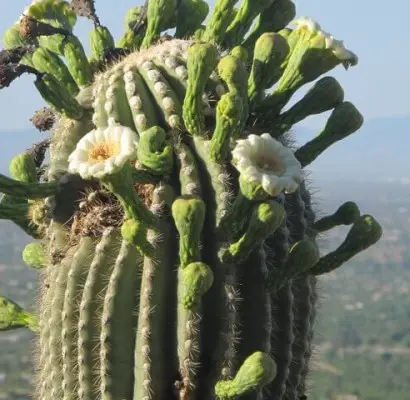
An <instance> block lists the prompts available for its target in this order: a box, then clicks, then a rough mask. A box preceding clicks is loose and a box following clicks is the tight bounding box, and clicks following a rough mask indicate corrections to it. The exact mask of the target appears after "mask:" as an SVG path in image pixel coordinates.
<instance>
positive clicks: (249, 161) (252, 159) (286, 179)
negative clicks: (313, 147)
mask: <svg viewBox="0 0 410 400" xmlns="http://www.w3.org/2000/svg"><path fill="white" fill-rule="evenodd" d="M232 163H233V164H234V165H235V167H236V169H237V170H238V171H239V172H240V174H241V175H242V176H243V177H244V178H245V179H246V180H248V181H250V182H257V183H259V184H260V185H261V186H262V188H263V190H264V191H265V192H266V193H268V194H270V195H271V196H277V195H278V194H279V193H281V192H283V191H284V192H285V193H292V192H294V191H295V190H296V189H297V188H298V186H299V184H300V182H302V180H303V171H302V167H301V164H300V162H299V161H298V160H297V159H296V157H295V156H294V154H293V152H292V150H290V149H288V148H287V147H285V146H283V145H282V143H280V142H278V141H277V140H276V139H274V138H273V137H272V136H271V135H270V134H269V133H264V134H263V135H261V136H258V135H249V136H248V138H247V139H241V140H238V141H237V142H236V146H235V148H234V149H233V151H232Z"/></svg>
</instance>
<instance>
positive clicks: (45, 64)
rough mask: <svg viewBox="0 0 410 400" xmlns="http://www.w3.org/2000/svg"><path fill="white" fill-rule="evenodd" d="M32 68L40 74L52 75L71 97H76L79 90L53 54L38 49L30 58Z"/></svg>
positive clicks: (43, 49) (64, 67)
mask: <svg viewBox="0 0 410 400" xmlns="http://www.w3.org/2000/svg"><path fill="white" fill-rule="evenodd" d="M32 61H33V65H34V67H35V68H36V69H37V71H39V72H41V73H47V74H50V75H53V76H54V77H55V78H56V79H57V80H58V81H59V82H60V83H61V84H62V85H64V86H65V87H66V88H67V90H68V92H69V93H70V94H71V95H72V96H76V95H77V94H78V92H79V90H80V89H79V88H78V86H77V84H76V83H75V81H74V79H73V77H72V76H71V74H70V71H69V70H68V68H67V66H66V65H65V63H64V62H63V61H62V60H61V58H60V57H59V56H58V55H57V54H56V53H54V52H52V51H50V50H47V49H45V48H43V47H39V48H38V49H37V50H36V51H35V52H34V53H33V56H32Z"/></svg>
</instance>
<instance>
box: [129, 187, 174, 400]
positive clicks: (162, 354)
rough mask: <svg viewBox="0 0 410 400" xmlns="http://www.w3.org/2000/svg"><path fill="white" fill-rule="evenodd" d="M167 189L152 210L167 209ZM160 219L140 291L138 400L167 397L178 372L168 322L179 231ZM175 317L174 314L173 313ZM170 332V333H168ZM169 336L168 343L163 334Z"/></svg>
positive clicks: (164, 218) (158, 192) (157, 194)
mask: <svg viewBox="0 0 410 400" xmlns="http://www.w3.org/2000/svg"><path fill="white" fill-rule="evenodd" d="M164 194H165V193H164V188H163V187H158V188H157V189H156V191H155V192H154V198H153V207H152V210H153V211H154V210H158V206H161V208H162V212H163V211H164V210H163V207H164ZM162 212H161V214H160V215H159V227H160V232H161V236H160V237H158V236H155V235H154V236H153V239H154V240H155V242H156V243H155V246H156V256H155V259H152V258H149V257H145V258H144V267H143V274H142V283H141V291H140V305H139V313H138V328H137V337H136V345H135V355H134V357H135V364H134V365H135V367H134V379H135V383H134V397H133V398H134V400H140V399H142V398H144V396H149V393H152V394H153V395H154V396H157V395H159V394H160V393H163V391H164V390H165V388H166V386H167V381H168V379H169V378H171V379H173V378H174V377H173V376H170V375H171V374H172V373H173V371H177V370H178V360H177V356H176V353H174V352H173V350H170V348H171V346H172V348H173V347H174V341H176V338H175V337H174V333H173V329H170V330H167V331H166V329H167V328H166V325H165V324H166V323H167V320H166V319H165V318H164V314H163V313H164V312H165V311H166V308H165V307H164V306H163V305H164V304H166V303H167V302H168V304H169V305H170V307H171V309H174V304H175V303H174V301H176V300H174V298H175V295H176V294H175V293H173V290H172V283H176V277H175V274H174V268H175V265H174V263H175V262H176V260H177V254H176V251H175V250H176V248H177V246H176V243H175V230H174V228H173V226H172V224H171V221H170V220H169V217H167V216H166V215H163V214H162ZM171 314H172V316H174V315H173V312H171ZM165 332H166V333H165ZM164 333H165V334H166V336H167V338H166V340H167V341H166V342H165V341H164V336H163V334H164Z"/></svg>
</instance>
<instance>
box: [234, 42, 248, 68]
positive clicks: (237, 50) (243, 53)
mask: <svg viewBox="0 0 410 400" xmlns="http://www.w3.org/2000/svg"><path fill="white" fill-rule="evenodd" d="M231 56H234V57H236V58H238V59H239V60H241V61H242V62H243V63H244V64H246V63H247V61H248V58H249V52H248V50H246V48H245V47H242V46H236V47H234V48H233V49H232V50H231Z"/></svg>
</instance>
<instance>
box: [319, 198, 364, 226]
mask: <svg viewBox="0 0 410 400" xmlns="http://www.w3.org/2000/svg"><path fill="white" fill-rule="evenodd" d="M359 218H360V210H359V207H358V206H357V204H356V203H353V201H347V202H346V203H344V204H342V205H341V206H340V207H339V208H338V209H337V211H336V212H335V213H334V214H332V215H328V216H326V217H323V218H322V219H320V220H319V221H316V222H315V225H314V228H315V230H316V231H318V232H325V231H328V230H329V229H332V228H334V227H336V226H339V225H351V224H353V223H355V222H356V221H357V220H358V219H359Z"/></svg>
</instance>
